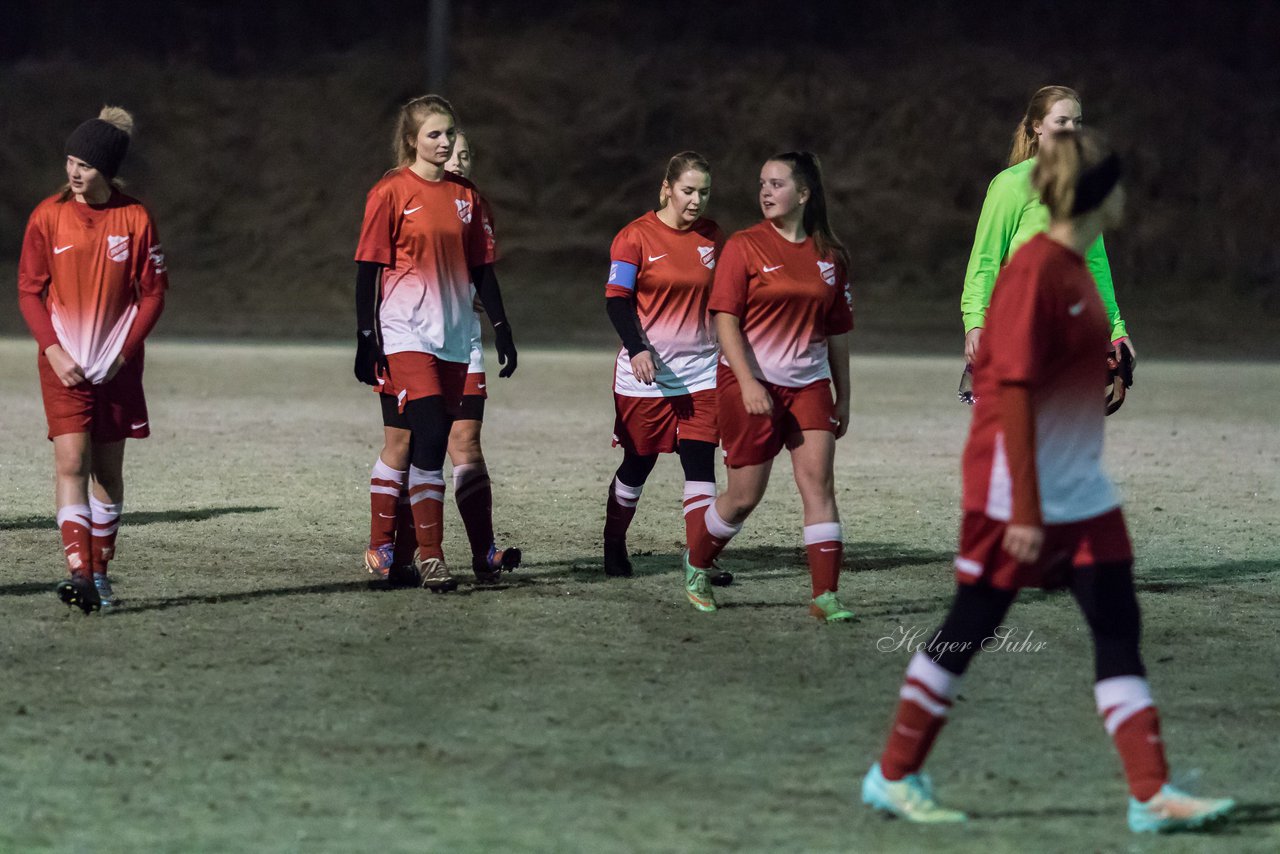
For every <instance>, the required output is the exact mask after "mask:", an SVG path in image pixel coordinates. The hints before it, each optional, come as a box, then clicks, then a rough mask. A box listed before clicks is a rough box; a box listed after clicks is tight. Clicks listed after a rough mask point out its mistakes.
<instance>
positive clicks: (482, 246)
mask: <svg viewBox="0 0 1280 854" xmlns="http://www.w3.org/2000/svg"><path fill="white" fill-rule="evenodd" d="M483 205H484V203H483V201H482V200H481V198H480V194H479V192H478V191H477V190H476V188H475V186H474V185H473V184H472V183H471V182H470V181H467V180H466V179H465V178H459V177H458V176H457V175H453V174H451V173H448V172H446V173H445V174H444V175H443V177H441V179H440V180H439V181H428V180H426V179H425V178H421V177H419V176H418V175H416V174H415V173H414V172H413V171H412V170H410V169H408V168H401V169H396V170H393V171H392V172H390V173H388V174H387V175H386V177H384V178H383V179H382V180H381V181H379V182H378V183H377V184H375V185H374V186H373V189H372V190H370V191H369V195H368V197H367V199H366V201H365V211H364V224H363V226H362V227H361V229H360V243H359V246H357V248H356V260H357V261H370V262H373V263H375V264H381V265H383V266H384V267H385V269H384V270H383V273H382V300H381V304H380V307H379V310H378V319H379V323H380V326H381V332H382V345H383V352H385V353H388V354H391V353H403V352H417V353H430V354H431V355H433V356H435V357H436V358H438V359H441V360H443V361H446V362H469V361H470V357H471V332H472V325H473V323H474V322H475V311H474V310H473V308H472V287H471V270H472V268H475V267H480V266H483V265H484V264H492V263H493V261H494V258H495V257H496V251H497V250H496V245H495V241H494V236H493V229H492V225H491V224H489V228H486V227H485V225H486V221H485V217H484V216H482V213H481V212H482V210H484V207H483Z"/></svg>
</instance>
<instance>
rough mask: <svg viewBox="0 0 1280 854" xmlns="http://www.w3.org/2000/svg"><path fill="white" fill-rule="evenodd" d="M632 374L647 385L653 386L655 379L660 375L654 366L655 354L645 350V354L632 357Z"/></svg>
mask: <svg viewBox="0 0 1280 854" xmlns="http://www.w3.org/2000/svg"><path fill="white" fill-rule="evenodd" d="M631 373H633V374H635V376H636V379H638V380H640V382H642V383H644V384H645V385H653V378H654V377H655V376H656V375H657V373H658V369H657V368H656V367H654V364H653V354H652V353H650V352H649V351H648V350H645V351H644V352H643V353H636V354H635V355H634V356H632V357H631Z"/></svg>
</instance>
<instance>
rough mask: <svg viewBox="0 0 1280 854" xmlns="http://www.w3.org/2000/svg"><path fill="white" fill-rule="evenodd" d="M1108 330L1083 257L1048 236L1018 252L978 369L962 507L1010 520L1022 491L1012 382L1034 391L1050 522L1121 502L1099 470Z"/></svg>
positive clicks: (999, 293) (1043, 504)
mask: <svg viewBox="0 0 1280 854" xmlns="http://www.w3.org/2000/svg"><path fill="white" fill-rule="evenodd" d="M1110 328H1111V325H1110V323H1109V322H1108V320H1107V315H1106V312H1105V311H1104V309H1103V307H1102V300H1101V299H1100V298H1099V296H1098V286H1097V284H1096V283H1095V282H1094V280H1093V277H1092V276H1091V275H1090V274H1089V269H1088V267H1086V266H1085V262H1084V258H1083V257H1082V256H1080V255H1078V254H1076V253H1075V252H1073V251H1071V250H1070V249H1068V248H1067V247H1066V246H1063V245H1062V244H1061V243H1058V242H1057V241H1055V240H1053V239H1051V238H1049V237H1048V236H1047V235H1044V234H1038V235H1036V236H1035V237H1032V238H1031V239H1030V240H1028V241H1027V242H1026V243H1025V244H1024V245H1023V246H1022V248H1021V249H1019V250H1018V251H1017V252H1016V253H1014V256H1013V258H1012V259H1011V260H1010V261H1009V264H1008V265H1007V266H1006V267H1005V268H1004V269H1003V270H1002V271H1001V272H1000V275H999V277H998V278H997V279H996V285H995V291H994V292H993V295H992V299H991V307H990V309H989V310H988V313H987V325H986V329H985V331H984V332H983V333H982V347H981V348H980V349H979V350H978V359H977V361H976V363H975V364H974V368H973V377H974V394H975V395H976V397H977V398H978V402H977V403H976V404H975V405H974V409H973V423H972V425H971V426H970V428H969V441H968V444H966V445H965V449H964V464H963V468H964V498H963V507H964V509H965V510H967V511H977V512H980V513H985V514H986V515H987V516H989V517H991V518H992V519H996V520H998V521H1008V520H1009V519H1010V518H1011V516H1012V513H1013V489H1014V488H1022V487H1018V485H1015V484H1014V483H1012V481H1011V478H1010V473H1009V463H1008V458H1007V457H1006V455H1005V442H1004V430H1003V427H1002V426H1001V396H1002V391H1003V386H1004V384H1006V383H1014V384H1019V385H1023V386H1025V387H1026V388H1027V389H1028V390H1030V392H1031V406H1032V409H1033V411H1034V413H1035V448H1036V476H1037V479H1038V481H1039V487H1040V510H1041V515H1042V517H1043V519H1044V522H1045V523H1046V524H1057V523H1065V522H1077V521H1080V520H1082V519H1088V518H1091V517H1093V516H1098V515H1101V514H1103V513H1106V512H1107V511H1108V510H1111V509H1112V508H1114V507H1116V506H1118V505H1119V503H1120V502H1119V499H1118V498H1117V496H1116V492H1115V488H1114V487H1113V486H1112V484H1111V481H1110V479H1108V478H1107V475H1106V473H1105V472H1104V471H1103V470H1102V442H1103V427H1104V419H1105V417H1106V410H1105V404H1104V401H1103V394H1102V389H1103V387H1104V386H1105V384H1106V380H1107V367H1106V355H1107V352H1108V350H1109V349H1110V340H1109V338H1110V336H1109V334H1108V333H1109V331H1110Z"/></svg>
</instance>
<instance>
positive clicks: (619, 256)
mask: <svg viewBox="0 0 1280 854" xmlns="http://www.w3.org/2000/svg"><path fill="white" fill-rule="evenodd" d="M642 251H643V250H642V249H641V247H640V238H639V237H638V236H637V235H636V230H635V229H634V228H632V227H630V226H628V227H627V228H624V229H622V231H619V232H618V235H617V237H615V238H613V244H612V245H611V246H610V247H609V281H608V282H607V283H606V284H605V286H604V295H605V296H606V297H623V298H624V299H635V295H636V279H637V278H638V276H639V273H640V259H641V253H642Z"/></svg>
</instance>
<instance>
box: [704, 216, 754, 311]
mask: <svg viewBox="0 0 1280 854" xmlns="http://www.w3.org/2000/svg"><path fill="white" fill-rule="evenodd" d="M744 243H745V241H743V240H742V239H741V238H739V237H737V236H734V237H730V238H729V240H728V241H727V242H726V243H725V244H724V249H722V250H721V251H720V257H719V258H717V259H716V275H715V279H714V280H713V282H712V284H711V301H710V302H709V303H708V304H707V310H708V311H710V312H713V313H714V312H721V311H722V312H724V313H725V314H732V315H733V316H734V317H738V318H741V317H742V316H743V315H744V314H745V313H746V311H747V283H748V281H749V279H750V276H751V272H750V269H749V268H748V266H747V253H746V247H745V246H744V245H743V244H744Z"/></svg>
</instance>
